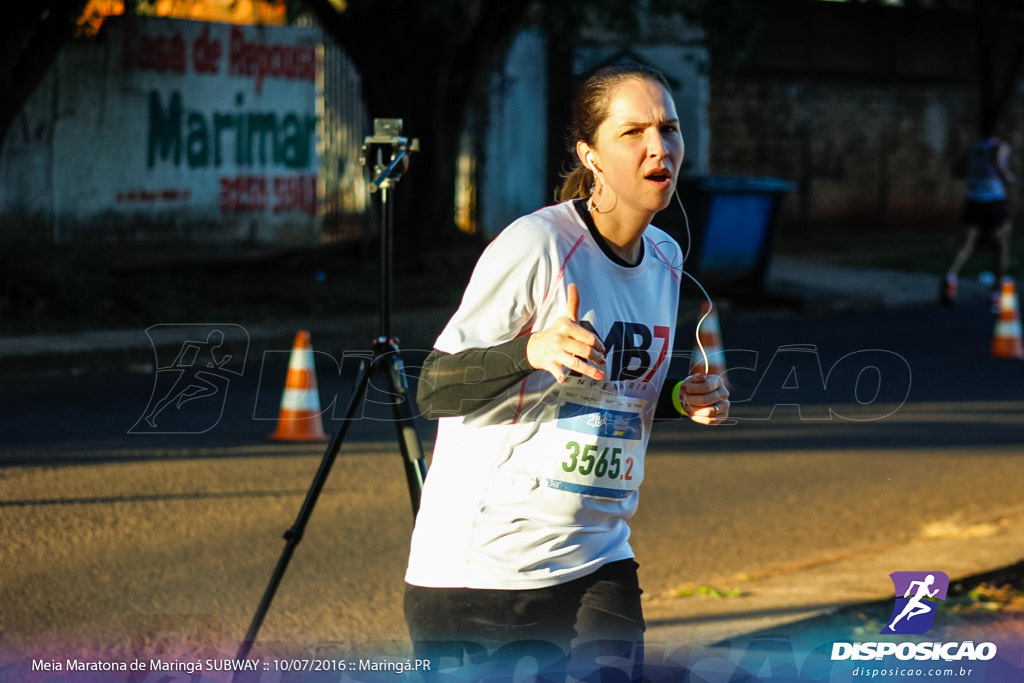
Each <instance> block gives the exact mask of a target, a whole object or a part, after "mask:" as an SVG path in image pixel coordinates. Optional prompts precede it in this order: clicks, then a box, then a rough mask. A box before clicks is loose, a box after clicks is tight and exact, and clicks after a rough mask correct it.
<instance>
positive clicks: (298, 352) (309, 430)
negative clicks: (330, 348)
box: [270, 330, 327, 441]
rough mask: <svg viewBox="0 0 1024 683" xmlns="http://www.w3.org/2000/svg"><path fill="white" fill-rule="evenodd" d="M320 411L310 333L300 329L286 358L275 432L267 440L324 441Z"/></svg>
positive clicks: (325, 438)
mask: <svg viewBox="0 0 1024 683" xmlns="http://www.w3.org/2000/svg"><path fill="white" fill-rule="evenodd" d="M321 412H322V411H321V410H320V394H319V392H318V391H317V388H316V368H315V367H314V364H313V347H312V345H311V344H310V342H309V332H307V331H306V330H299V332H298V334H296V335H295V343H294V344H292V353H291V355H290V356H289V358H288V376H287V377H286V379H285V384H284V392H283V393H282V395H281V410H280V412H279V413H278V418H277V430H276V431H274V433H273V434H271V435H270V438H271V439H273V440H275V441H326V440H327V435H326V434H324V427H323V423H322V422H321V420H320V413H321Z"/></svg>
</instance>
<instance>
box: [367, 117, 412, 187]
mask: <svg viewBox="0 0 1024 683" xmlns="http://www.w3.org/2000/svg"><path fill="white" fill-rule="evenodd" d="M419 149H420V141H419V140H418V139H416V138H413V139H412V140H409V138H407V137H404V136H403V135H402V119H374V120H373V135H371V136H369V137H367V138H366V139H365V140H364V141H363V159H362V161H363V164H365V165H366V167H367V169H369V170H370V174H371V177H372V178H373V180H371V181H370V192H376V191H377V190H379V189H380V188H381V187H383V186H384V183H386V182H388V181H389V180H396V181H397V180H398V179H399V178H400V177H401V176H402V173H404V172H405V170H406V169H408V168H409V159H408V153H409V152H418V151H419Z"/></svg>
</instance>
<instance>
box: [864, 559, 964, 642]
mask: <svg viewBox="0 0 1024 683" xmlns="http://www.w3.org/2000/svg"><path fill="white" fill-rule="evenodd" d="M889 578H891V579H892V585H893V588H894V589H895V591H896V604H895V605H894V606H893V608H892V616H891V617H890V619H889V624H888V625H887V626H886V627H885V628H883V629H882V630H881V633H899V634H903V635H911V634H915V635H916V634H921V633H926V632H927V631H928V629H930V628H931V627H932V625H933V624H934V623H935V612H936V610H937V609H938V606H939V601H941V600H945V599H946V591H947V590H949V577H948V576H946V574H945V573H943V572H893V573H892V574H890V575H889Z"/></svg>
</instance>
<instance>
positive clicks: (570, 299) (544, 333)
mask: <svg viewBox="0 0 1024 683" xmlns="http://www.w3.org/2000/svg"><path fill="white" fill-rule="evenodd" d="M566 294H567V305H566V309H567V310H566V313H565V315H564V316H562V317H561V318H559V319H558V320H556V321H555V323H554V324H553V325H551V327H548V328H547V329H545V330H541V331H540V332H534V333H533V334H532V335H530V340H529V341H528V342H527V343H526V359H527V360H528V361H529V363H530V365H531V366H532V367H534V368H536V369H537V370H546V371H547V372H548V373H550V374H551V376H552V377H554V378H555V381H556V382H558V383H560V384H561V383H562V382H564V381H565V379H566V377H567V376H568V373H567V371H566V368H568V370H569V371H575V372H578V373H580V374H581V375H584V376H586V377H590V378H592V379H597V380H600V379H604V353H605V349H604V344H602V343H601V340H600V339H598V337H597V335H596V334H594V332H593V331H591V330H588V329H587V328H586V327H583V326H582V325H580V324H579V312H580V294H579V289H578V288H577V287H576V285H575V284H570V285H569V289H568V291H567V293H566Z"/></svg>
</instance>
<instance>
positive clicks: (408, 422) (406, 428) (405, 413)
mask: <svg viewBox="0 0 1024 683" xmlns="http://www.w3.org/2000/svg"><path fill="white" fill-rule="evenodd" d="M384 358H385V359H386V361H387V369H388V383H389V385H390V389H391V394H392V396H393V397H394V399H395V400H393V401H392V403H391V413H392V415H393V416H394V418H395V433H396V434H397V436H398V446H399V448H400V449H401V451H402V460H403V462H404V464H405V479H406V483H407V484H408V485H409V499H410V500H411V501H412V516H413V517H416V514H417V513H418V512H419V510H420V496H421V494H422V493H423V480H424V479H425V478H426V476H427V464H426V461H425V460H424V458H423V448H422V447H421V445H420V439H419V436H418V435H417V434H416V424H415V421H414V417H413V412H412V408H411V405H412V396H411V395H410V394H409V379H408V377H407V376H406V374H405V363H404V362H402V357H401V355H400V354H399V351H398V345H397V344H394V343H393V342H391V350H390V351H389V352H388V353H387V354H386V355H384Z"/></svg>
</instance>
